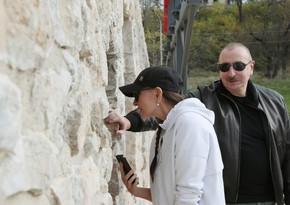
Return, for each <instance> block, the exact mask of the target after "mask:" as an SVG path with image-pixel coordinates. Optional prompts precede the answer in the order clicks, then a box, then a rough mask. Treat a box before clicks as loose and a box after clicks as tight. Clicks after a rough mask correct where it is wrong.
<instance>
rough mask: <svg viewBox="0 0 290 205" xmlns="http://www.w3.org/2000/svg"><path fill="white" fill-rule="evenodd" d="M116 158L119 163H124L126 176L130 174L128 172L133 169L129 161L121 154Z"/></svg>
mask: <svg viewBox="0 0 290 205" xmlns="http://www.w3.org/2000/svg"><path fill="white" fill-rule="evenodd" d="M116 158H117V160H118V162H122V163H123V167H124V172H125V175H126V174H128V172H129V171H130V170H131V167H130V165H129V163H128V161H127V159H126V158H125V157H124V156H123V155H121V154H119V155H116Z"/></svg>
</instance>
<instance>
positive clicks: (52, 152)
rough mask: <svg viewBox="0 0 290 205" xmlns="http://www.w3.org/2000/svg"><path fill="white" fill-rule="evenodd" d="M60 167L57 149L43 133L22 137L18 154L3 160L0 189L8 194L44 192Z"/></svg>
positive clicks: (16, 148) (19, 141)
mask: <svg viewBox="0 0 290 205" xmlns="http://www.w3.org/2000/svg"><path fill="white" fill-rule="evenodd" d="M57 169H58V163H57V150H56V148H55V146H54V145H53V144H52V143H51V142H50V141H49V140H48V139H47V137H46V136H44V135H43V134H41V133H33V132H31V133H30V135H29V136H22V137H21V138H20V140H18V142H17V145H16V147H15V150H14V154H12V155H9V156H7V157H6V158H5V159H3V160H2V163H1V169H0V181H1V184H0V190H1V191H2V192H3V193H4V196H5V197H9V196H12V195H14V194H17V193H20V192H31V193H33V194H36V195H41V194H42V193H44V191H45V188H46V187H48V186H49V184H50V182H51V180H52V179H53V178H54V177H55V176H56V170H57Z"/></svg>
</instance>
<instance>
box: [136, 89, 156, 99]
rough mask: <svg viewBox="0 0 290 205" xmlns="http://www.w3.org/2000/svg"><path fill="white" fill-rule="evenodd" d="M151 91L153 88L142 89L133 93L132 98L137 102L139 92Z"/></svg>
mask: <svg viewBox="0 0 290 205" xmlns="http://www.w3.org/2000/svg"><path fill="white" fill-rule="evenodd" d="M151 89H153V88H144V89H142V90H139V91H137V92H133V96H134V98H135V101H136V102H138V100H139V96H140V93H141V91H143V90H151Z"/></svg>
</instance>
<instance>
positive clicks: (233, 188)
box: [106, 43, 290, 205]
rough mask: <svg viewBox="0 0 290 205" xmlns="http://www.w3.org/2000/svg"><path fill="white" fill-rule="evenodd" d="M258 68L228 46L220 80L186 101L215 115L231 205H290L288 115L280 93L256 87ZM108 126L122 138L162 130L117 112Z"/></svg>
mask: <svg viewBox="0 0 290 205" xmlns="http://www.w3.org/2000/svg"><path fill="white" fill-rule="evenodd" d="M254 64H255V61H254V60H253V59H252V56H251V54H250V51H249V50H248V48H247V47H245V46H244V45H243V44H240V43H231V44H228V45H227V46H225V48H224V49H223V50H222V51H221V53H220V56H219V63H218V69H219V74H220V80H218V81H215V82H213V83H212V84H211V85H208V86H199V87H198V88H197V90H195V91H193V92H190V93H188V94H187V96H188V97H197V98H199V99H200V100H201V101H202V102H203V103H204V104H205V105H206V107H207V108H208V109H210V110H212V111H214V113H215V117H216V118H215V124H214V128H215V131H216V133H217V137H218V141H219V145H220V149H221V153H222V159H223V162H224V172H223V179H224V187H225V197H226V202H227V204H240V205H241V204H247V205H257V204H259V205H274V204H277V205H283V204H286V205H290V122H289V114H288V111H287V108H286V106H285V103H284V100H283V97H282V96H281V95H280V94H278V93H277V92H275V91H273V90H271V89H268V88H264V87H261V86H259V85H255V84H253V83H252V82H251V80H250V77H251V75H252V74H253V71H254ZM106 122H108V123H116V122H117V123H119V125H120V127H119V131H118V133H122V132H124V131H125V130H130V131H135V132H137V131H145V130H149V129H152V128H156V126H157V121H156V120H154V119H151V120H147V121H142V119H141V118H140V115H139V114H138V112H137V111H133V112H131V113H129V114H128V115H127V116H126V117H122V116H120V115H119V114H118V113H116V112H115V111H112V112H111V113H109V116H108V117H107V119H106Z"/></svg>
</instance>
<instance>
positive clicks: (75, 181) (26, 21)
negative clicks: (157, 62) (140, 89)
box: [0, 0, 153, 205]
mask: <svg viewBox="0 0 290 205" xmlns="http://www.w3.org/2000/svg"><path fill="white" fill-rule="evenodd" d="M148 62H149V61H148V56H147V48H146V44H145V39H144V33H143V27H142V19H141V11H140V5H139V1H138V0H118V1H108V0H95V1H93V0H82V1H80V0H74V1H71V0H48V1H39V0H33V1H31V0H13V1H8V0H0V204H1V205H19V204H21V205H113V204H114V205H124V204H126V205H130V204H137V205H138V204H139V205H141V204H142V205H143V204H144V205H146V204H151V203H149V202H147V201H145V200H143V199H139V198H135V197H133V196H132V195H131V194H130V193H128V192H127V190H126V188H125V187H124V185H123V183H122V181H121V179H120V175H119V171H118V169H119V167H118V164H117V161H116V159H115V155H116V154H120V153H122V154H124V155H126V156H127V158H128V160H129V162H130V163H131V165H132V167H133V168H134V169H135V170H136V172H137V174H138V176H139V177H140V186H145V187H149V182H148V179H149V164H148V150H149V146H150V141H151V136H152V134H153V133H152V132H148V133H137V134H134V133H129V132H127V133H126V134H124V135H122V136H112V135H111V131H112V130H113V129H115V127H114V126H107V125H105V124H104V118H105V117H106V116H107V114H108V112H109V110H110V109H112V108H114V109H115V108H116V109H119V111H120V112H121V113H123V114H125V112H127V111H129V110H131V109H133V105H132V100H131V99H126V98H125V97H124V96H123V95H122V94H121V92H120V91H119V90H118V87H119V86H121V85H123V84H124V83H129V82H132V80H133V79H134V78H135V77H136V75H137V74H138V73H139V72H140V71H141V70H142V69H144V68H145V67H147V66H148V65H149V63H148Z"/></svg>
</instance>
